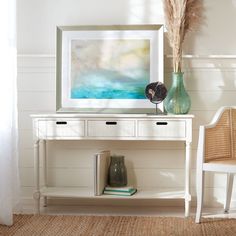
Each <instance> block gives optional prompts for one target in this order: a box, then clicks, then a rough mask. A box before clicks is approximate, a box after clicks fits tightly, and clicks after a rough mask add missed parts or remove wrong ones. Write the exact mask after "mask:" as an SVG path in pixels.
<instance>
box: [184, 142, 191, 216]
mask: <svg viewBox="0 0 236 236" xmlns="http://www.w3.org/2000/svg"><path fill="white" fill-rule="evenodd" d="M190 168H191V142H186V159H185V217H188V216H189V212H190V202H191V194H190Z"/></svg>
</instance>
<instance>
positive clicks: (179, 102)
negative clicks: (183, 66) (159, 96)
mask: <svg viewBox="0 0 236 236" xmlns="http://www.w3.org/2000/svg"><path fill="white" fill-rule="evenodd" d="M183 77H184V73H183V72H173V73H172V84H171V87H170V89H169V91H168V93H167V96H166V98H165V100H164V107H165V110H166V111H167V113H170V114H187V113H188V112H189V110H190V107H191V100H190V97H189V95H188V93H187V91H186V89H185V87H184V81H183Z"/></svg>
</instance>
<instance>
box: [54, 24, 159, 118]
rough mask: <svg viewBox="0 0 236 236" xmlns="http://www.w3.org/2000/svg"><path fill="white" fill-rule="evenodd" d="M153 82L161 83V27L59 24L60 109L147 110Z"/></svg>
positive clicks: (58, 86)
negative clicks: (147, 97) (149, 86)
mask: <svg viewBox="0 0 236 236" xmlns="http://www.w3.org/2000/svg"><path fill="white" fill-rule="evenodd" d="M155 81H160V82H163V25H119V26H62V27H57V89H56V96H57V112H104V113H123V112H125V113H133V112H135V113H136V112H145V111H146V110H147V109H150V108H153V104H151V103H150V102H149V101H148V100H147V99H146V97H145V87H146V86H147V84H149V83H151V82H155ZM161 106H162V105H160V107H161Z"/></svg>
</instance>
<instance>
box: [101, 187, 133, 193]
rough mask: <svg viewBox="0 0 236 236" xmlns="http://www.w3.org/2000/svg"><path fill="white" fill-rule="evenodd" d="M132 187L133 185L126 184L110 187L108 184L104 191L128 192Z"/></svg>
mask: <svg viewBox="0 0 236 236" xmlns="http://www.w3.org/2000/svg"><path fill="white" fill-rule="evenodd" d="M134 189H135V188H134V187H133V186H126V187H110V186H106V187H105V189H104V191H112V192H122V193H123V192H124V193H128V192H132V191H133V190H134Z"/></svg>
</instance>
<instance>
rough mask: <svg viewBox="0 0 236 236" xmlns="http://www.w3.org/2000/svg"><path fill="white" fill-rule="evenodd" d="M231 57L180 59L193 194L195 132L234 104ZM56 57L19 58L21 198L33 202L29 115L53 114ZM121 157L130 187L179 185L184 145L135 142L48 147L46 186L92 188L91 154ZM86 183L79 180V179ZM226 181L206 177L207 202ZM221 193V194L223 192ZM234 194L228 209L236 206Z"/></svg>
mask: <svg viewBox="0 0 236 236" xmlns="http://www.w3.org/2000/svg"><path fill="white" fill-rule="evenodd" d="M235 59H236V56H230V57H227V56H215V57H212V56H211V57H185V58H184V68H183V71H184V72H185V74H184V76H185V84H186V88H187V90H188V92H189V94H190V96H191V100H192V108H191V111H190V113H192V114H194V115H195V119H194V122H193V162H192V170H193V171H192V173H193V175H192V176H193V178H192V181H191V189H192V192H193V195H195V168H196V164H195V160H196V148H197V141H198V127H199V125H200V124H206V123H208V122H209V121H210V120H211V119H212V117H213V115H214V113H215V111H216V110H217V109H218V108H219V107H220V106H223V105H235V94H236V88H235V87H236V63H235ZM170 64H171V58H170V57H165V84H166V86H167V87H169V85H170V83H171V81H170V76H171V67H170ZM55 84H56V75H55V56H54V55H40V54H37V55H19V56H18V111H19V138H20V177H21V185H22V198H23V199H25V200H30V199H32V195H31V194H32V190H33V141H32V124H31V119H30V114H35V113H53V112H55V107H56V106H55V100H56V99H55V95H56V91H55ZM107 148H109V149H111V151H112V153H117V154H123V155H125V157H126V165H127V169H128V172H129V182H130V183H131V184H136V185H137V186H138V187H140V188H147V187H150V188H156V189H159V190H160V189H166V190H174V189H176V188H177V189H178V188H182V187H183V185H184V146H183V143H170V142H159V143H156V142H153V141H150V142H143V143H142V145H140V143H139V142H135V141H129V142H127V141H122V142H119V141H94V142H90V141H71V142H61V141H58V142H48V154H49V155H50V159H49V160H48V166H49V169H50V175H49V184H51V185H56V186H60V185H63V186H92V182H93V153H94V152H96V151H98V150H101V149H107ZM83 179H84V180H86V181H82V180H83ZM225 181H226V176H224V175H222V174H212V175H211V174H209V175H207V181H206V186H205V188H206V203H207V204H208V205H219V204H223V199H224V197H225V196H224V194H223V193H224V191H222V190H223V188H224V186H225ZM222 192H223V193H222ZM235 201H236V190H235V192H234V193H233V205H234V204H235V205H236V202H235Z"/></svg>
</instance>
